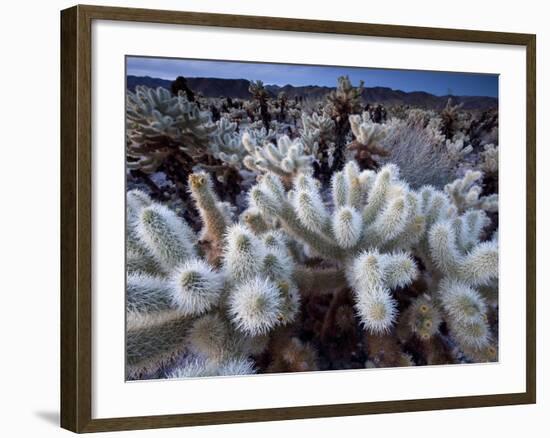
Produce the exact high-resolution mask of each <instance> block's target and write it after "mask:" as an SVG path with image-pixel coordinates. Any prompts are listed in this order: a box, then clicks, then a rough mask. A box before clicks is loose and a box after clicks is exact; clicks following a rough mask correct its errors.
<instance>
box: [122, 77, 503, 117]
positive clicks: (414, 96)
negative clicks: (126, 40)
mask: <svg viewBox="0 0 550 438" xmlns="http://www.w3.org/2000/svg"><path fill="white" fill-rule="evenodd" d="M171 83H172V81H169V80H166V79H159V78H152V77H149V76H131V75H129V76H128V77H127V80H126V86H127V88H128V89H129V90H132V91H134V90H135V88H136V86H137V85H146V86H148V87H153V88H156V87H164V88H167V89H170V84H171ZM187 84H188V86H189V88H191V89H192V90H193V91H195V92H197V93H201V94H202V95H203V96H205V97H220V96H223V97H232V98H238V99H248V98H250V93H249V92H248V86H249V85H250V81H248V80H246V79H220V78H187ZM266 89H267V90H268V91H269V93H270V94H271V95H272V96H277V95H278V94H279V93H280V92H281V91H284V92H285V93H286V94H287V96H288V97H289V98H291V99H293V98H294V97H295V96H299V97H304V98H306V99H307V98H311V99H317V98H321V97H323V96H325V95H326V94H328V93H330V92H331V91H332V90H334V89H335V87H320V86H317V85H307V86H300V87H295V86H293V85H285V86H283V87H280V86H278V85H266ZM449 97H452V99H453V104H459V103H462V104H463V108H464V109H477V110H486V109H489V108H497V107H498V99H497V98H495V97H488V96H451V95H446V96H435V95H433V94H430V93H426V92H424V91H412V92H405V91H401V90H393V89H391V88H387V87H366V88H365V89H364V90H363V99H364V100H365V102H369V103H381V104H384V105H393V104H404V105H411V106H414V107H420V108H426V109H435V110H439V109H442V108H443V107H445V104H446V103H447V100H448V99H449Z"/></svg>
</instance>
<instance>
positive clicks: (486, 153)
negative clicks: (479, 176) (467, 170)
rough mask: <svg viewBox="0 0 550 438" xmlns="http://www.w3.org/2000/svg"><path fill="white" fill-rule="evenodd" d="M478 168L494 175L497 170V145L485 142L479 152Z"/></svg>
mask: <svg viewBox="0 0 550 438" xmlns="http://www.w3.org/2000/svg"><path fill="white" fill-rule="evenodd" d="M480 155H481V159H482V161H481V163H480V169H481V170H482V171H483V172H484V173H485V174H490V175H494V174H496V173H497V172H498V146H495V145H494V144H486V145H485V146H483V152H481V154H480Z"/></svg>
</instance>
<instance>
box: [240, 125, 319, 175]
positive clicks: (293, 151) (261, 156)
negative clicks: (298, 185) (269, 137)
mask: <svg viewBox="0 0 550 438" xmlns="http://www.w3.org/2000/svg"><path fill="white" fill-rule="evenodd" d="M242 142H243V146H244V148H245V149H246V150H247V151H248V154H249V155H248V156H247V157H245V159H244V165H245V166H246V167H248V168H249V169H250V170H253V171H255V172H257V173H259V174H261V173H265V172H273V173H274V174H276V175H278V176H280V177H281V178H282V180H283V181H284V183H285V184H286V185H287V186H288V185H290V184H291V182H292V179H293V177H294V176H295V175H297V174H299V173H306V174H307V173H310V172H311V171H312V167H311V164H312V162H313V157H312V156H311V155H309V154H307V153H306V152H305V150H304V145H303V143H302V142H301V140H299V139H296V140H290V138H288V137H287V136H286V135H283V136H281V137H279V139H278V140H277V146H275V145H274V144H273V143H270V142H266V143H264V144H263V145H262V146H260V145H259V144H258V143H256V142H255V141H254V139H253V138H252V136H251V135H250V134H249V133H248V132H246V133H244V134H243V137H242Z"/></svg>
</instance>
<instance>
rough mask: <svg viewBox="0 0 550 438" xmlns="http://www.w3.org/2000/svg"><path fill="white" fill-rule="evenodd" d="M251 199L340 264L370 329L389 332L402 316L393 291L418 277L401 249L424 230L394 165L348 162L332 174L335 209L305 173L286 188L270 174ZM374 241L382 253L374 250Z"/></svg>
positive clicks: (290, 231)
mask: <svg viewBox="0 0 550 438" xmlns="http://www.w3.org/2000/svg"><path fill="white" fill-rule="evenodd" d="M250 200H251V203H252V204H253V205H254V206H255V208H257V209H258V210H259V211H260V212H262V214H264V215H265V216H275V217H276V218H277V219H278V220H279V223H280V225H281V226H282V228H283V229H284V230H285V231H286V232H287V233H288V234H290V235H291V236H294V237H295V238H297V239H299V240H300V241H301V242H303V243H304V244H306V245H307V246H308V248H309V249H310V251H311V252H312V253H314V254H316V255H318V256H321V257H323V258H325V259H327V260H331V261H333V263H335V264H337V265H339V266H342V268H343V269H345V270H346V272H347V275H348V278H349V279H350V281H349V283H350V285H352V286H353V287H354V290H355V291H356V308H357V311H358V314H359V315H360V317H361V320H362V322H363V324H364V325H365V327H367V328H368V329H369V330H371V331H373V332H381V331H384V330H389V328H390V327H391V326H392V324H393V322H394V320H395V317H396V314H397V311H396V306H395V302H394V301H393V299H392V297H391V294H390V292H389V290H390V289H392V288H395V287H402V286H405V285H407V284H409V283H410V282H411V281H412V279H414V277H415V275H416V266H415V263H414V262H413V261H412V259H411V258H410V257H409V256H408V255H407V254H406V253H405V252H402V251H399V250H404V249H409V248H410V247H411V246H412V245H413V244H414V243H415V242H418V241H419V240H420V238H421V236H422V233H423V231H424V222H423V218H422V217H421V216H420V215H419V210H418V209H419V207H420V206H419V200H418V199H417V197H416V195H415V194H414V193H413V192H411V191H410V190H409V189H408V188H407V187H406V185H404V184H403V183H402V182H400V181H399V180H398V172H397V169H396V168H395V167H392V166H386V167H385V168H383V169H381V170H380V172H378V173H375V172H372V171H368V170H367V171H363V172H359V168H358V167H357V164H356V163H354V162H350V163H348V164H347V165H346V167H345V168H344V170H343V171H341V172H337V173H336V174H334V176H333V179H332V203H333V205H334V209H333V211H332V212H330V211H329V209H328V208H327V206H326V205H325V204H324V202H323V201H322V198H321V195H320V192H319V186H318V182H317V181H316V180H315V179H313V178H311V177H309V176H305V175H300V176H298V177H297V178H296V180H295V183H294V188H293V190H292V191H290V192H289V193H288V194H286V193H285V191H284V188H283V185H282V183H281V181H280V180H279V179H278V178H277V177H275V176H273V175H266V176H264V177H263V179H262V181H261V182H260V184H258V185H257V186H256V187H254V188H252V189H251V191H250ZM372 247H377V248H379V249H380V250H382V251H384V253H382V254H379V253H376V252H372V251H369V249H370V248H372ZM391 251H397V252H395V253H392V252H391ZM365 260H368V261H369V263H370V265H372V266H374V265H376V266H378V267H377V268H375V267H373V268H372V269H371V271H369V272H370V274H365V275H366V276H365V275H363V274H364V272H365V271H363V268H365V267H366V266H370V265H369V264H366V265H365V264H364V263H366V262H365ZM361 263H363V265H362V264H361ZM358 264H359V265H358ZM358 266H359V267H358ZM313 275H315V274H313ZM302 281H303V280H302Z"/></svg>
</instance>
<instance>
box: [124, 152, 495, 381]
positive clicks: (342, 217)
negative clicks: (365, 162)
mask: <svg viewBox="0 0 550 438" xmlns="http://www.w3.org/2000/svg"><path fill="white" fill-rule="evenodd" d="M475 182H476V180H475V178H474V179H473V180H472V179H471V178H470V181H469V183H470V185H469V186H468V188H469V189H470V192H471V189H472V186H475ZM459 185H460V184H459V183H457V182H454V183H451V184H450V185H449V187H448V189H447V188H446V191H440V190H436V189H435V188H433V187H431V186H424V187H421V188H420V189H419V190H413V189H412V188H410V187H409V186H408V185H407V183H406V182H404V181H403V180H402V179H400V177H399V169H398V168H397V167H396V166H394V165H386V166H384V167H382V168H381V169H380V170H379V171H377V172H376V171H372V170H363V171H360V169H359V167H358V165H357V164H356V163H355V162H354V161H349V162H348V163H347V164H346V165H345V167H344V169H343V170H342V171H339V172H336V173H334V174H333V176H332V179H331V190H330V199H328V198H327V199H324V198H323V193H322V192H321V190H320V182H319V181H318V180H316V179H315V178H313V177H312V176H311V175H310V174H309V173H307V172H306V173H302V172H299V171H298V172H296V175H295V176H294V178H293V179H292V182H291V184H290V185H289V184H288V180H287V181H285V179H284V177H283V178H281V177H280V176H279V175H278V174H277V173H276V172H270V171H267V172H266V173H264V174H263V176H261V177H260V179H259V181H258V183H257V184H256V185H255V186H254V187H252V188H251V189H250V191H249V200H250V206H249V208H248V210H246V211H245V212H244V213H243V214H242V215H241V216H240V218H239V219H238V220H235V219H234V218H232V213H231V209H230V208H229V206H228V205H227V204H226V203H223V202H220V200H219V199H218V197H217V196H216V194H215V192H214V190H213V187H212V183H211V180H210V177H209V175H208V174H206V173H204V172H199V173H194V174H192V175H191V176H190V177H189V190H190V193H191V196H192V198H193V199H194V201H195V204H196V207H197V209H198V211H199V212H200V215H201V219H202V224H203V226H202V230H201V231H200V233H199V234H196V233H195V232H194V231H193V230H192V229H191V228H190V227H189V226H188V225H187V224H186V223H185V222H184V221H183V220H182V219H181V218H180V217H178V216H177V215H176V214H175V213H174V212H172V211H171V210H170V209H168V208H167V207H165V206H163V205H160V204H157V203H155V202H153V201H151V199H150V198H149V197H148V196H147V195H145V194H144V193H143V192H140V191H137V190H133V191H130V192H128V195H127V206H128V213H127V215H128V221H127V226H128V229H127V240H128V242H127V260H128V263H127V266H128V279H127V360H128V368H127V369H128V377H129V378H138V377H143V376H147V375H151V374H152V373H154V372H156V371H158V370H159V369H161V368H162V367H165V366H167V365H168V364H171V363H173V362H174V360H176V359H177V360H178V361H179V362H178V363H179V365H178V366H177V367H176V368H175V370H173V371H171V373H170V375H171V376H175V377H192V376H206V375H226V374H248V373H252V372H254V369H255V368H254V363H253V361H252V360H251V358H252V357H256V356H258V355H259V354H261V352H262V351H264V350H265V348H266V347H267V343H268V341H269V335H270V333H272V332H273V331H274V330H276V329H277V328H278V327H282V326H285V325H287V324H291V323H292V322H293V321H294V320H295V319H296V317H297V314H298V312H299V308H300V296H302V295H303V294H324V293H328V292H332V291H334V290H335V289H338V288H346V287H350V288H351V289H352V290H353V299H354V307H355V311H356V314H357V317H358V318H359V320H360V321H361V324H362V326H363V327H364V329H365V330H366V331H367V332H369V333H372V334H374V335H383V334H386V333H390V332H391V331H393V330H394V329H395V326H396V324H397V322H398V316H399V312H398V304H397V300H396V298H395V296H394V293H395V291H396V290H402V289H403V288H404V287H406V286H409V285H411V283H413V282H414V281H416V280H418V279H419V276H420V275H421V271H422V275H423V276H424V277H426V278H425V280H426V282H427V286H426V291H425V294H424V295H423V296H421V297H420V298H418V299H417V300H416V302H415V303H413V305H411V306H410V307H409V308H408V309H407V312H406V314H404V315H403V317H404V318H406V325H407V327H408V330H410V332H412V333H413V334H414V335H416V336H418V337H419V338H420V339H422V340H427V339H430V338H431V337H432V336H433V335H434V334H435V333H437V332H438V330H439V326H440V323H441V321H445V322H446V323H447V326H448V328H449V331H450V333H451V335H452V338H453V339H454V342H456V344H457V345H458V347H459V348H460V350H461V351H462V352H464V354H466V355H467V356H469V357H471V358H475V359H476V360H488V359H490V358H491V356H494V355H495V354H496V349H495V342H494V341H495V340H494V339H492V336H491V333H490V330H489V324H488V320H487V305H488V304H487V302H488V300H489V298H487V297H488V294H489V295H490V294H493V295H494V294H495V289H496V287H497V283H496V282H497V276H498V244H497V238H496V234H495V236H494V237H493V239H492V240H488V241H487V240H486V241H482V238H483V232H484V229H485V228H486V226H487V225H488V219H487V216H486V214H485V212H484V211H483V210H482V209H481V208H479V207H480V205H479V203H478V204H476V203H475V202H473V201H474V200H473V198H474V196H473V195H472V196H465V199H466V200H467V201H468V203H469V204H467V205H466V207H465V206H464V205H463V202H465V201H462V200H461V199H462V198H460V197H458V196H453V194H454V193H456V192H459V193H461V190H458V188H457V186H459ZM459 188H462V186H461V187H459ZM462 191H463V190H462ZM474 192H475V193H478V192H477V191H476V190H474ZM458 201H460V202H458ZM470 207H472V208H470ZM313 258H315V259H321V260H323V263H322V264H321V266H322V267H311V265H310V264H307V260H311V259H313ZM419 263H420V264H422V266H423V267H424V268H425V269H422V270H420V269H419ZM317 266H318V265H317ZM401 319H402V318H401ZM182 358H184V359H182Z"/></svg>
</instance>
